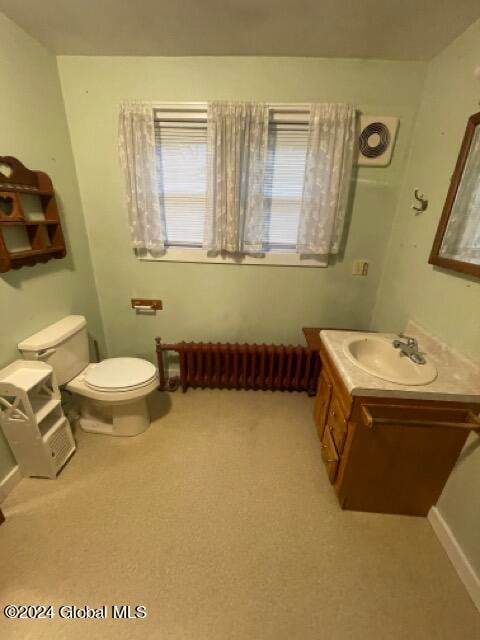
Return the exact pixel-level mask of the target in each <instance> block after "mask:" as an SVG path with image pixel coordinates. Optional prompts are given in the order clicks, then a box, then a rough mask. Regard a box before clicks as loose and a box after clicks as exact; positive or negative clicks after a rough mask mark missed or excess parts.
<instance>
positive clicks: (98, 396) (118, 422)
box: [18, 316, 158, 436]
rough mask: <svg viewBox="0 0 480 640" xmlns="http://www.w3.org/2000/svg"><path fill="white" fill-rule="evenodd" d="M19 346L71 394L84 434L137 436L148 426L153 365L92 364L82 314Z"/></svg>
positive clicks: (111, 361) (124, 360)
mask: <svg viewBox="0 0 480 640" xmlns="http://www.w3.org/2000/svg"><path fill="white" fill-rule="evenodd" d="M18 348H19V350H20V351H21V353H22V355H23V357H24V358H25V359H27V360H43V361H44V362H47V363H48V364H50V365H51V366H52V367H53V370H54V372H55V374H56V377H57V382H58V384H59V385H60V386H64V387H65V388H66V389H67V391H69V392H71V393H72V394H73V398H74V403H75V405H76V406H77V407H78V409H79V424H80V427H81V428H82V429H83V430H84V431H89V432H91V433H103V434H108V435H112V436H135V435H138V434H139V433H142V432H143V431H145V429H147V428H148V427H149V425H150V415H149V412H148V406H147V396H148V395H149V394H150V393H152V392H153V391H155V389H157V387H158V374H157V370H156V368H155V366H154V365H153V364H152V363H151V362H148V361H147V360H142V359H140V358H108V359H106V360H102V361H101V362H99V363H90V362H89V349H88V337H87V331H86V320H85V318H84V317H83V316H68V317H66V318H64V319H63V320H60V321H59V322H57V323H55V324H53V325H51V326H50V327H47V328H46V329H43V330H42V331H40V332H38V333H36V334H35V335H33V336H31V337H30V338H27V339H26V340H23V341H22V342H21V343H20V344H19V345H18Z"/></svg>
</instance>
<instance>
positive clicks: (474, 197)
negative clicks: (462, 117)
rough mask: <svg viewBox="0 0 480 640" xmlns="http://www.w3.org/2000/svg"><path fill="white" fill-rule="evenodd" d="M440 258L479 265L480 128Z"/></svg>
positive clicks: (471, 149) (474, 141) (472, 145)
mask: <svg viewBox="0 0 480 640" xmlns="http://www.w3.org/2000/svg"><path fill="white" fill-rule="evenodd" d="M441 255H442V256H445V257H446V258H452V259H453V260H462V261H465V262H473V263H475V264H479V263H480V126H477V128H476V130H475V135H474V136H473V139H472V143H471V146H470V151H469V154H468V159H467V162H466V163H465V169H464V170H463V176H462V180H461V182H460V185H459V187H458V191H457V196H456V198H455V202H454V203H453V207H452V212H451V214H450V219H449V222H448V226H447V230H446V232H445V237H444V238H443V243H442V248H441Z"/></svg>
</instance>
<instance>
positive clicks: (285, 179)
mask: <svg viewBox="0 0 480 640" xmlns="http://www.w3.org/2000/svg"><path fill="white" fill-rule="evenodd" d="M307 140H308V125H306V124H281V123H271V124H270V127H269V133H268V151H267V160H266V167H265V187H264V196H265V200H264V240H265V245H266V247H267V248H268V249H270V250H272V249H273V250H274V249H278V250H280V249H282V248H283V249H288V248H290V249H291V250H292V249H293V248H294V247H295V244H296V242H297V230H298V222H299V217H300V206H301V202H302V192H303V182H304V176H305V157H306V151H307Z"/></svg>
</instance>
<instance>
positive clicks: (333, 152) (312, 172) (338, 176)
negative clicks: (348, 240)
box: [297, 104, 356, 259]
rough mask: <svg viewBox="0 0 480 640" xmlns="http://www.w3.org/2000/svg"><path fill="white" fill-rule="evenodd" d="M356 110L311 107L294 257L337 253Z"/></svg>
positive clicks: (348, 182)
mask: <svg viewBox="0 0 480 640" xmlns="http://www.w3.org/2000/svg"><path fill="white" fill-rule="evenodd" d="M355 119H356V110H355V107H354V106H353V105H349V104H313V105H312V106H311V111H310V126H309V139H308V146H307V157H306V162H305V183H304V187H303V196H302V206H301V210H300V222H299V227H298V238H297V253H300V254H310V255H318V256H325V258H326V259H327V258H328V256H329V255H333V254H336V253H338V250H339V245H340V241H341V238H342V232H343V227H344V223H345V213H346V208H347V204H348V196H349V189H350V180H351V175H352V167H353V161H354V153H355V148H356V121H355Z"/></svg>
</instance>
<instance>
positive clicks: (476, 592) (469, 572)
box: [428, 507, 480, 611]
mask: <svg viewBox="0 0 480 640" xmlns="http://www.w3.org/2000/svg"><path fill="white" fill-rule="evenodd" d="M428 520H429V522H430V524H431V525H432V528H433V530H434V532H435V534H436V535H437V538H438V539H439V541H440V544H441V545H442V547H443V548H444V549H445V552H446V554H447V556H448V557H449V558H450V562H451V563H452V564H453V566H454V567H455V570H456V572H457V573H458V577H459V578H460V580H461V581H462V582H463V585H464V587H465V589H466V590H467V591H468V594H469V595H470V597H471V598H472V600H473V603H474V605H475V606H476V607H477V609H478V610H479V611H480V577H479V576H478V575H477V574H476V573H475V570H474V568H473V567H472V565H471V564H470V562H469V560H468V558H467V556H466V555H465V554H464V552H463V550H462V547H461V546H460V545H459V543H458V540H457V539H456V538H455V536H454V535H453V533H452V530H451V529H450V527H449V526H448V524H447V523H446V522H445V520H444V519H443V516H442V514H441V513H440V511H439V510H438V509H437V507H432V508H431V509H430V511H429V512H428Z"/></svg>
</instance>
